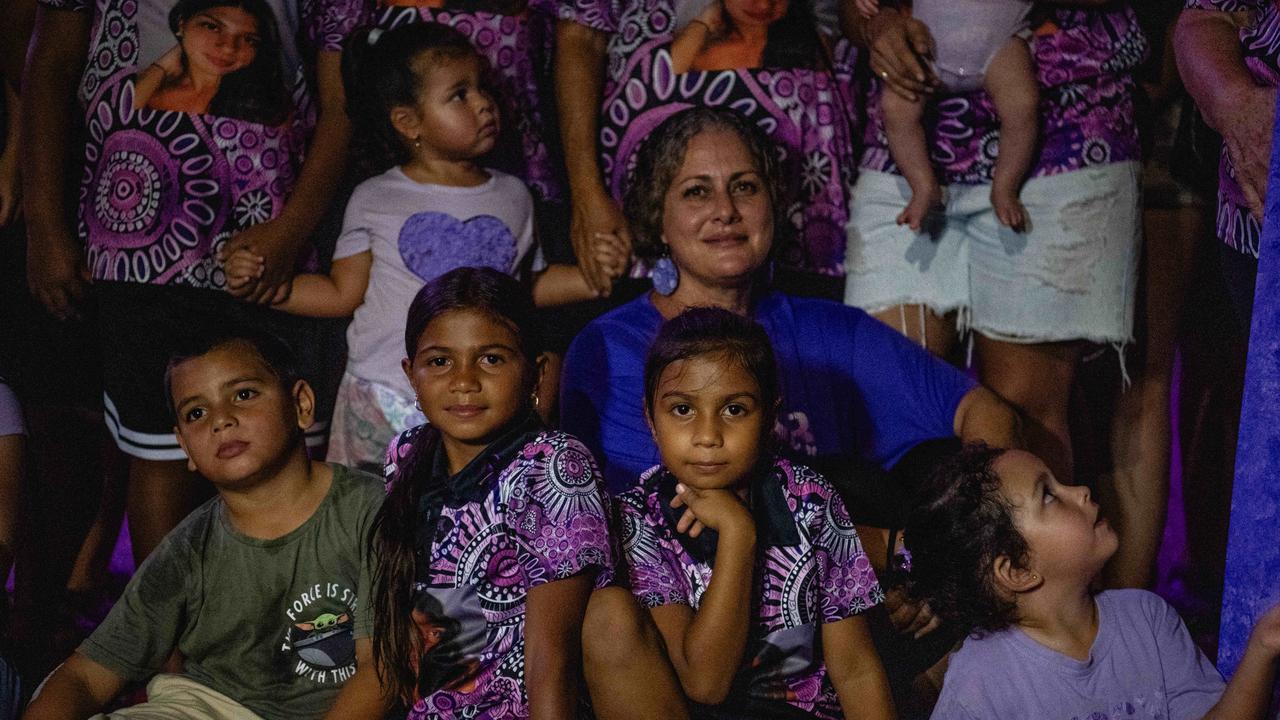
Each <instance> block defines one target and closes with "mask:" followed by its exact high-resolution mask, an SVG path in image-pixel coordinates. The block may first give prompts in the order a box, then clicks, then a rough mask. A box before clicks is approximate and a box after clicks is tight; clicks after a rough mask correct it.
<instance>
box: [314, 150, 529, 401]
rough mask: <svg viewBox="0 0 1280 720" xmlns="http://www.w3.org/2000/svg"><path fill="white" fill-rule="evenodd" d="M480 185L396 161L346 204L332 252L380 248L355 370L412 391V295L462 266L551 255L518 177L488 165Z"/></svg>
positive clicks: (350, 338) (356, 325) (350, 367)
mask: <svg viewBox="0 0 1280 720" xmlns="http://www.w3.org/2000/svg"><path fill="white" fill-rule="evenodd" d="M488 173H489V180H488V181H487V182H485V183H482V184H480V185H477V186H475V187H452V186H446V185H431V184H427V183H420V182H416V181H414V180H411V179H409V178H408V177H406V176H405V174H404V172H403V171H401V170H400V168H398V167H394V168H392V169H390V170H388V171H387V172H385V173H383V174H381V175H378V176H376V177H372V178H369V179H368V180H366V181H364V182H362V183H360V185H359V186H357V187H356V189H355V192H353V193H352V194H351V200H350V201H349V202H348V203H347V212H346V216H345V218H344V219H343V222H342V235H341V236H340V237H339V238H338V244H337V246H336V248H335V249H334V253H333V259H334V260H340V259H342V258H345V257H350V256H352V255H357V254H359V253H362V252H364V251H366V250H371V251H372V252H373V266H372V267H371V268H370V270H369V287H368V289H367V290H365V292H364V302H363V303H362V304H361V305H360V307H358V308H356V312H355V317H354V319H353V320H352V322H351V327H350V328H348V329H347V372H350V373H351V374H353V375H355V376H357V377H359V378H362V379H364V380H369V381H372V382H375V383H379V384H382V385H386V386H387V387H389V388H392V389H395V390H398V391H402V392H404V393H406V394H409V393H410V392H411V391H410V389H409V385H408V383H407V381H406V380H405V378H404V373H403V372H402V371H401V370H400V360H401V358H403V357H404V356H405V353H404V323H405V315H406V314H407V313H408V311H409V304H410V303H412V302H413V296H414V295H416V294H417V293H418V290H420V289H422V286H423V285H425V284H426V283H427V282H428V281H430V280H434V279H435V278H437V277H439V276H440V275H443V274H445V273H446V272H449V271H450V270H453V269H455V268H459V267H491V268H494V269H496V270H501V271H503V272H506V273H510V274H511V275H514V276H517V277H518V276H520V274H521V271H522V270H524V269H525V265H524V263H525V259H526V256H527V255H529V251H530V250H533V251H534V252H533V261H532V266H531V268H530V269H532V270H533V271H535V272H536V271H540V270H542V269H543V268H544V267H545V266H546V263H545V261H544V260H543V259H542V254H541V252H540V251H538V250H537V249H536V248H535V246H534V237H533V198H532V197H531V196H530V195H529V190H528V189H527V188H526V187H525V186H524V183H522V182H520V180H518V179H516V178H515V177H512V176H511V175H507V174H506V173H503V172H499V171H497V170H488Z"/></svg>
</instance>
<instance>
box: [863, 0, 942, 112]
mask: <svg viewBox="0 0 1280 720" xmlns="http://www.w3.org/2000/svg"><path fill="white" fill-rule="evenodd" d="M865 22H866V24H865V26H864V27H865V30H864V33H865V37H866V41H867V47H868V48H869V49H870V50H871V71H872V72H874V73H875V74H876V75H879V76H880V79H881V80H882V81H884V86H885V87H886V88H887V89H888V90H889V91H890V92H893V93H894V94H896V95H899V96H901V97H902V98H904V99H906V100H910V101H912V102H915V101H916V99H918V98H919V97H920V96H921V95H927V94H929V93H932V92H933V91H934V88H936V87H937V86H938V78H937V76H935V75H934V74H933V68H932V67H931V66H930V62H929V59H930V58H932V57H933V52H934V44H933V35H931V34H930V33H929V28H928V27H927V26H926V25H925V24H924V23H922V22H920V21H919V20H916V19H915V18H913V17H910V16H908V15H904V14H903V13H901V12H899V11H898V10H896V9H892V8H881V9H880V11H879V12H877V13H876V14H875V15H873V16H872V17H870V18H868V19H867V20H866V21H865Z"/></svg>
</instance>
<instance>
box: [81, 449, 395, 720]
mask: <svg viewBox="0 0 1280 720" xmlns="http://www.w3.org/2000/svg"><path fill="white" fill-rule="evenodd" d="M330 467H332V468H333V484H332V486H331V487H330V488H329V493H328V495H327V496H326V497H325V499H324V501H323V502H321V504H320V507H319V508H317V509H316V511H315V513H314V514H313V515H312V516H311V517H310V518H308V519H307V521H306V522H305V523H303V524H302V525H301V526H300V527H298V529H296V530H294V531H293V532H291V533H289V534H288V535H285V536H284V537H280V538H276V539H274V540H259V539H256V538H251V537H247V536H245V535H243V534H241V533H239V532H237V531H236V530H235V529H233V528H232V527H231V524H230V521H229V520H228V519H227V518H226V510H225V506H224V504H223V502H222V499H221V498H214V499H212V500H210V501H209V502H207V503H205V504H204V505H202V506H200V508H198V509H197V510H196V511H195V512H193V513H191V515H190V516H188V517H187V519H185V520H183V521H182V523H181V524H180V525H178V527H177V528H175V529H174V530H173V532H171V533H169V535H168V536H167V537H165V539H164V541H163V542H162V543H160V546H159V547H158V548H156V550H155V552H154V553H152V555H151V556H150V557H148V558H147V560H146V561H145V562H144V563H142V566H141V567H140V568H138V572H137V573H136V574H135V575H134V576H133V579H132V580H131V581H130V582H129V586H128V587H127V588H125V591H124V595H123V596H122V597H121V598H120V601H119V602H117V603H116V605H115V607H113V608H112V609H111V613H110V614H109V615H107V619H106V620H105V621H103V623H102V625H100V626H99V627H98V629H97V630H96V631H95V632H94V633H93V635H91V636H90V637H89V639H88V640H86V641H85V642H84V644H82V645H81V646H80V649H79V652H80V653H83V654H84V655H85V656H87V657H89V658H90V659H92V660H94V661H95V662H97V663H99V664H101V665H103V666H105V667H107V668H109V669H111V670H112V671H114V672H116V673H118V674H119V675H121V676H123V677H124V678H126V679H128V680H133V681H137V680H143V679H146V678H148V677H150V676H151V675H153V674H154V673H155V672H156V671H157V670H158V669H159V668H160V666H161V665H162V664H163V663H164V661H165V659H166V658H167V657H168V656H169V654H170V651H171V650H172V649H173V648H174V647H175V646H176V647H177V648H178V650H179V651H181V652H182V654H183V656H184V657H185V658H186V666H185V670H184V674H185V675H186V676H188V677H190V678H191V679H192V680H195V681H196V682H199V683H201V684H203V685H206V686H208V687H211V688H213V689H214V690H217V691H219V692H221V693H223V694H224V695H227V696H228V697H231V698H233V699H235V700H237V701H239V702H240V703H242V704H243V705H244V706H245V707H248V708H249V709H250V710H253V711H254V712H256V713H257V714H259V715H261V716H262V717H264V718H267V719H268V720H273V719H275V718H281V719H282V720H283V719H285V718H287V719H288V720H295V719H296V718H313V717H320V716H321V715H323V714H324V713H325V712H326V711H327V710H328V709H329V706H330V705H331V704H332V703H333V700H334V698H335V697H336V696H337V694H338V690H339V689H340V688H341V687H342V683H343V682H345V681H346V680H347V678H349V677H351V676H352V675H353V674H354V673H355V640H354V638H353V636H352V628H353V626H354V624H355V617H356V615H357V613H358V612H361V611H363V608H360V607H358V606H357V602H356V601H357V597H356V592H357V587H358V583H359V577H360V568H361V566H363V565H364V560H365V555H366V554H367V547H368V545H367V537H368V532H369V527H370V525H371V524H372V523H373V517H374V514H375V513H377V511H378V507H379V505H381V503H382V499H383V497H384V493H383V486H382V482H381V481H380V480H379V479H378V478H375V477H374V476H372V475H369V474H367V473H363V472H359V471H356V470H350V469H348V468H346V467H343V466H341V465H330Z"/></svg>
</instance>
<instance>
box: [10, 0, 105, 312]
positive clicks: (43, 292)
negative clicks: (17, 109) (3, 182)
mask: <svg viewBox="0 0 1280 720" xmlns="http://www.w3.org/2000/svg"><path fill="white" fill-rule="evenodd" d="M90 24H91V18H90V17H89V13H87V12H75V11H71V10H55V9H53V8H49V7H46V6H43V5H42V6H40V7H38V8H37V9H36V24H35V32H34V34H33V37H32V44H31V49H30V60H29V62H28V63H27V67H26V70H25V72H24V73H23V82H22V86H23V89H24V92H23V98H22V100H23V102H22V168H23V173H22V194H23V213H24V214H25V215H26V217H27V237H28V240H27V283H28V285H29V286H30V289H31V294H32V295H34V296H35V298H36V299H37V300H39V301H40V302H41V303H42V304H43V305H44V306H45V307H46V308H48V310H49V312H50V313H51V314H53V316H54V317H56V318H59V319H66V318H68V317H71V316H73V315H75V314H76V313H77V311H76V305H77V304H78V303H79V302H80V299H81V298H82V297H83V296H84V292H85V286H86V284H87V282H88V273H87V272H86V271H85V266H84V258H83V253H82V248H81V246H80V243H79V241H78V240H77V239H76V236H75V228H74V225H73V224H72V218H73V217H74V215H75V213H74V212H72V209H71V206H70V205H69V203H68V198H67V193H66V192H65V189H66V178H67V174H68V173H69V172H70V162H69V160H70V158H71V152H72V147H71V140H72V137H73V136H74V133H73V129H74V126H75V120H74V118H76V117H78V116H79V107H78V105H77V103H76V85H77V83H78V82H79V80H80V74H81V72H82V71H83V69H84V64H85V59H86V57H87V56H88V52H89V28H90Z"/></svg>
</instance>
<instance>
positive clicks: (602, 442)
mask: <svg viewBox="0 0 1280 720" xmlns="http://www.w3.org/2000/svg"><path fill="white" fill-rule="evenodd" d="M633 177H634V178H635V179H634V181H633V182H632V185H631V187H630V188H628V191H627V195H626V203H625V206H626V208H625V209H626V212H627V216H628V218H627V219H628V222H629V224H630V226H631V228H632V229H633V232H634V233H635V236H636V237H635V246H634V247H635V251H636V253H637V254H639V255H640V256H641V257H642V258H644V259H646V260H648V261H649V262H650V263H652V264H653V267H654V273H653V276H654V290H653V292H651V293H648V294H647V295H643V296H641V297H639V298H637V299H636V300H633V301H632V302H630V303H627V304H626V305H623V306H621V307H619V308H617V309H615V310H614V311H612V312H610V313H608V314H606V315H603V316H601V317H599V318H597V319H596V320H595V321H593V322H592V323H591V324H590V325H588V326H587V327H586V328H585V329H584V330H583V331H582V333H581V334H580V335H578V337H577V339H576V340H574V342H573V345H572V346H571V347H570V348H569V353H568V355H567V356H566V358H565V370H564V384H563V387H562V391H561V402H562V405H561V418H562V423H563V426H564V430H565V431H566V432H569V433H572V434H573V435H575V436H577V437H579V438H580V439H581V440H582V441H583V442H584V443H586V444H587V446H588V447H589V448H591V450H592V451H593V452H594V453H595V455H596V457H597V458H598V459H599V460H600V463H601V465H602V466H603V469H604V474H605V480H606V483H607V484H608V486H609V490H610V491H611V492H615V493H616V492H621V491H624V490H627V489H629V488H631V487H632V486H634V485H635V483H636V481H637V478H638V477H639V475H640V473H641V472H643V471H644V470H645V469H647V468H649V467H652V466H653V465H655V464H657V463H658V462H659V458H658V451H657V448H656V447H655V446H654V443H653V439H652V437H651V436H650V434H649V429H648V427H647V425H646V424H645V417H644V391H643V389H642V387H643V379H642V376H643V365H644V358H645V355H646V353H647V352H648V350H649V345H650V344H651V343H652V341H653V339H654V337H656V336H657V333H658V327H659V326H660V325H661V324H662V322H663V321H664V320H666V319H670V318H672V317H674V316H676V315H678V314H679V313H680V312H681V311H682V310H684V309H685V308H687V307H692V306H700V305H712V306H717V307H722V308H726V309H728V310H732V311H734V312H737V313H741V314H743V315H749V316H750V317H752V318H753V319H754V320H756V321H757V322H759V323H760V324H761V325H763V326H764V328H765V330H766V331H767V332H768V333H769V337H770V338H771V339H772V341H773V346H774V352H775V353H776V354H777V358H778V371H779V375H780V379H781V384H782V405H781V407H780V408H779V411H778V421H777V425H776V426H775V435H776V436H777V438H778V440H779V443H780V445H781V450H782V451H783V452H784V453H787V454H791V455H794V456H797V457H799V458H800V459H802V460H805V459H807V458H814V457H818V456H841V457H847V458H861V459H864V460H866V461H869V462H871V463H874V464H875V465H879V466H881V467H885V468H888V467H891V466H893V465H894V464H895V463H897V461H898V460H899V459H901V458H902V456H903V455H904V454H905V453H906V452H907V451H908V450H909V449H911V448H912V447H913V446H915V445H917V444H919V443H920V442H922V441H924V440H928V439H931V438H937V437H949V436H954V435H958V436H960V437H961V438H962V439H965V440H972V439H983V440H986V441H988V442H989V443H991V444H994V445H999V446H1008V445H1011V444H1013V441H1014V437H1015V434H1016V416H1015V415H1014V413H1013V411H1012V410H1011V409H1010V408H1009V407H1008V406H1006V405H1005V404H1004V403H1003V402H1002V401H1001V400H999V399H998V398H997V397H996V396H995V395H994V394H993V393H991V392H990V391H988V390H986V389H984V388H982V387H981V386H978V385H977V384H975V383H974V382H973V381H972V380H970V379H969V378H967V377H966V376H965V375H963V374H962V373H960V372H959V371H957V370H956V369H954V368H952V367H951V366H949V365H947V364H946V363H944V362H942V361H941V360H938V359H937V358H935V357H933V356H932V355H930V354H929V353H927V352H925V351H924V350H922V349H920V348H919V347H917V346H916V345H914V344H912V343H911V342H910V341H908V340H906V339H905V338H903V337H902V336H901V335H899V334H897V333H895V332H894V331H893V330H891V329H890V328H888V327H887V326H885V325H882V324H880V323H879V322H877V321H876V320H874V319H872V318H871V317H870V316H868V315H867V314H866V313H864V312H862V311H861V310H858V309H856V308H851V307H846V306H844V305H841V304H838V303H833V302H828V301H824V300H813V299H806V298H799V297H791V296H788V295H785V294H782V293H778V292H773V291H770V290H769V289H768V287H767V285H768V275H769V274H770V271H771V268H772V254H773V249H774V247H775V246H776V243H775V239H776V238H778V237H779V235H780V233H782V232H785V231H787V229H788V228H789V226H790V224H789V223H788V222H787V219H786V218H785V217H782V215H781V213H777V212H775V208H776V207H779V199H780V198H781V197H782V187H783V184H782V180H781V177H780V165H779V163H778V161H777V157H776V153H775V148H774V146H773V145H772V143H771V142H770V141H769V140H768V139H767V137H766V136H765V135H764V134H763V132H762V131H761V130H760V129H759V128H757V127H756V126H755V125H753V124H752V123H750V122H749V121H747V120H746V119H744V118H743V117H742V116H741V115H739V114H737V113H735V112H733V111H730V110H724V109H710V108H693V109H689V110H686V111H683V112H681V113H679V114H677V115H674V116H673V117H671V118H670V119H669V120H667V121H666V122H664V123H663V124H662V125H660V126H659V127H658V128H657V129H656V130H655V132H654V133H653V135H651V136H650V138H649V139H648V141H647V142H646V143H645V145H644V146H643V147H642V149H641V150H640V152H639V154H638V157H637V165H636V170H635V173H634V176H633Z"/></svg>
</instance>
